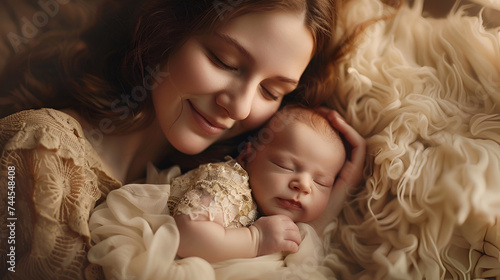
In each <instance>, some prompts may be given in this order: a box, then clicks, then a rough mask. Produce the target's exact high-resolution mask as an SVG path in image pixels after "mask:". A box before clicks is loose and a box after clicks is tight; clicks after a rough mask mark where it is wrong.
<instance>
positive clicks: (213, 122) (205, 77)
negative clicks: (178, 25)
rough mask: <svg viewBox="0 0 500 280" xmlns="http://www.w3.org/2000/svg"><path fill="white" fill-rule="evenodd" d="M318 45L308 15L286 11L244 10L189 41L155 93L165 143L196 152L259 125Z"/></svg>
mask: <svg viewBox="0 0 500 280" xmlns="http://www.w3.org/2000/svg"><path fill="white" fill-rule="evenodd" d="M313 44H314V42H313V38H312V35H311V32H310V31H309V30H308V28H307V27H306V26H305V24H304V15H302V14H296V13H290V12H284V11H276V12H263V13H251V14H247V15H243V16H241V17H238V18H235V19H233V20H231V21H230V22H228V24H225V25H224V26H222V27H221V28H219V29H217V30H216V31H215V32H213V33H211V34H206V35H199V36H195V37H192V38H190V39H189V40H188V41H187V42H186V43H185V44H184V45H183V46H181V47H180V48H179V50H178V51H177V52H175V53H174V54H173V55H172V56H171V57H170V59H169V60H168V62H167V64H166V65H165V66H164V67H163V68H162V71H163V72H164V73H162V74H161V75H163V76H166V78H165V79H164V80H163V81H162V83H161V84H160V85H159V86H158V87H157V88H155V89H154V90H153V91H152V97H153V103H154V107H155V112H156V116H157V120H158V123H159V124H160V126H161V128H162V130H163V132H164V134H165V135H166V137H167V139H168V141H169V142H170V143H171V144H172V145H173V146H174V147H175V148H176V149H178V150H179V151H181V152H183V153H186V154H197V153H199V152H201V151H203V150H204V149H206V148H207V147H208V146H210V145H211V144H213V143H214V142H216V141H218V140H222V139H227V138H230V137H233V136H236V135H238V134H241V133H243V132H245V131H248V130H251V129H254V128H257V127H259V126H260V125H262V124H263V123H264V122H265V121H267V120H268V119H269V118H270V117H271V116H272V115H273V114H274V113H275V112H276V110H277V109H278V107H279V105H280V103H281V101H282V99H283V96H284V95H286V94H287V93H289V92H291V91H292V90H294V89H295V88H296V87H297V83H298V81H299V79H300V76H301V75H302V73H303V72H304V70H305V68H306V66H307V64H308V63H309V60H310V58H311V55H312V50H313Z"/></svg>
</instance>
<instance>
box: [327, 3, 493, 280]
mask: <svg viewBox="0 0 500 280" xmlns="http://www.w3.org/2000/svg"><path fill="white" fill-rule="evenodd" d="M478 2H479V1H478ZM481 2H482V3H481V4H483V5H487V7H489V8H487V9H486V10H485V11H484V12H483V13H482V14H476V15H475V16H470V15H467V13H466V12H467V11H468V10H469V8H472V6H460V7H459V6H456V7H455V8H454V9H453V11H452V12H451V14H449V15H448V16H447V17H446V18H441V19H437V18H426V17H423V16H422V6H423V1H415V3H414V5H413V7H410V6H409V5H407V6H405V7H403V9H402V10H401V11H400V12H399V13H398V15H397V16H396V17H395V18H393V19H391V20H388V21H380V22H378V23H376V24H375V25H373V26H371V27H370V28H369V29H368V30H367V36H366V38H365V39H364V40H363V41H362V42H361V45H360V48H359V50H358V52H357V53H356V54H355V55H354V56H353V57H352V58H351V59H350V60H349V61H347V62H346V63H345V64H344V65H343V75H342V77H340V78H339V83H340V84H339V88H338V95H337V96H336V97H335V98H334V100H332V103H333V104H334V105H335V107H337V108H339V109H340V110H341V111H342V113H343V115H344V116H345V118H346V119H347V121H348V122H349V123H351V124H352V125H353V126H354V127H355V128H356V129H357V130H358V131H359V132H361V133H362V135H363V136H365V137H366V139H367V141H368V157H367V165H368V166H367V168H366V173H365V178H366V183H365V184H364V185H363V186H362V189H361V190H360V192H359V193H358V194H357V195H356V198H355V199H354V201H353V203H351V204H350V205H349V206H348V207H346V208H345V209H344V213H343V217H342V219H341V220H340V221H339V225H338V228H337V230H338V231H337V232H336V237H337V239H332V242H336V243H335V244H337V245H333V246H332V247H331V252H330V255H329V256H328V257H327V259H326V262H327V263H328V264H329V266H330V267H331V268H332V269H333V270H334V271H335V272H336V274H337V276H338V277H341V278H343V279H350V278H363V279H471V278H474V279H476V278H489V277H491V278H496V279H500V220H499V218H500V115H499V113H500V29H498V28H492V27H490V28H488V29H486V28H485V26H486V25H485V22H483V19H484V18H483V16H486V15H490V14H494V13H496V17H497V20H498V11H500V1H491V0H490V1H481ZM352 5H353V6H352V7H351V8H350V12H349V13H347V14H346V15H344V16H345V18H344V22H345V24H346V26H350V25H351V24H352V22H353V21H354V20H356V21H357V20H359V19H366V18H369V17H375V16H384V15H385V11H384V10H383V6H381V5H380V4H378V3H377V1H371V0H360V1H355V3H352ZM495 9H497V11H495ZM491 23H492V22H490V24H491ZM338 244H340V245H338Z"/></svg>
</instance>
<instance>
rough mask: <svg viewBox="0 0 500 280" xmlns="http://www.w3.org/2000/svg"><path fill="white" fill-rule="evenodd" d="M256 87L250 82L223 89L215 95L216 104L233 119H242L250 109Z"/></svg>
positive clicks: (247, 114)
mask: <svg viewBox="0 0 500 280" xmlns="http://www.w3.org/2000/svg"><path fill="white" fill-rule="evenodd" d="M256 93H257V87H256V86H255V85H253V84H252V83H250V82H247V83H242V84H241V85H240V86H235V87H232V88H229V89H226V90H224V91H223V92H222V93H220V94H219V95H218V96H217V97H216V102H217V105H219V106H221V107H223V108H224V109H225V110H226V111H227V113H228V115H229V117H230V118H231V119H233V120H237V121H240V120H244V119H246V118H247V117H248V116H249V115H250V112H251V111H252V106H253V101H254V98H255V94H256Z"/></svg>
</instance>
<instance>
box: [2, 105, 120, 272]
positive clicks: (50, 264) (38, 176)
mask: <svg viewBox="0 0 500 280" xmlns="http://www.w3.org/2000/svg"><path fill="white" fill-rule="evenodd" d="M17 117H19V116H17ZM33 118H35V119H39V121H38V122H35V121H33ZM18 121H19V122H18ZM18 123H19V124H20V125H19V126H18V125H17V124H18ZM64 123H65V122H64ZM59 124H61V122H56V121H54V119H51V118H48V116H47V114H41V115H36V114H35V115H33V116H31V117H28V116H24V117H22V118H21V117H19V118H9V119H2V120H0V135H1V139H0V140H1V141H0V147H1V154H0V159H1V160H0V172H1V173H0V174H1V175H0V176H1V178H6V177H5V176H6V175H5V174H8V171H9V170H15V172H11V175H13V176H12V177H11V178H12V181H13V182H15V188H12V189H11V190H8V189H7V188H0V197H2V199H1V200H0V209H9V210H11V212H7V211H4V210H2V211H1V214H0V223H1V235H0V236H1V240H0V250H1V262H2V264H6V263H7V260H6V259H5V258H6V255H7V253H9V251H10V250H11V249H12V248H11V247H10V246H11V245H12V246H14V251H15V258H16V260H15V272H14V273H12V272H7V271H6V270H4V268H5V266H4V265H2V271H0V273H1V274H2V275H3V274H4V273H9V274H10V275H8V276H7V278H9V279H40V278H44V279H49V278H53V279H61V278H71V279H83V278H84V273H85V267H86V265H87V264H88V261H87V258H86V254H87V250H88V248H89V245H90V243H89V242H90V232H89V227H88V219H89V215H90V211H91V210H92V209H93V207H94V206H95V204H96V203H97V201H99V199H100V198H102V197H103V196H104V195H106V193H107V190H109V189H114V188H118V187H119V186H120V184H119V183H118V182H117V181H115V180H113V179H112V178H110V177H108V176H106V175H105V174H104V172H102V170H100V169H99V168H98V166H97V165H94V164H92V162H91V161H89V160H88V159H89V158H90V157H91V156H92V153H91V152H90V151H89V150H87V148H91V146H90V144H88V146H86V145H84V142H83V141H82V138H80V137H79V136H78V135H77V134H78V133H77V130H74V129H73V128H74V127H73V126H70V125H68V127H71V129H68V130H67V129H66V128H67V127H64V125H59ZM66 124H67V123H66ZM75 129H76V128H75ZM81 135H83V134H81ZM87 143H88V142H87ZM8 191H10V193H7V192H8ZM8 196H10V197H12V198H13V201H14V203H12V205H10V204H8V203H9V201H10V200H8V199H6V198H7V197H8ZM4 198H5V199H4ZM8 206H10V207H11V208H8ZM8 218H15V220H9V219H8ZM8 223H13V224H14V225H15V243H13V242H10V243H9V241H8V240H6V239H7V237H8V236H9V235H10V232H9V231H10V229H9V228H8V227H7V224H8ZM5 269H7V268H5Z"/></svg>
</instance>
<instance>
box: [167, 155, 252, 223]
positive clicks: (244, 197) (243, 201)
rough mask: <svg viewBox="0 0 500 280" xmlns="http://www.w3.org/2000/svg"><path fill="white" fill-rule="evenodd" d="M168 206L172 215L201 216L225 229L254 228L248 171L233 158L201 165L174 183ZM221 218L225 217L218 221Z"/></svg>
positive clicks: (173, 181) (197, 217)
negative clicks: (252, 225)
mask: <svg viewBox="0 0 500 280" xmlns="http://www.w3.org/2000/svg"><path fill="white" fill-rule="evenodd" d="M168 207H169V210H170V213H172V216H174V215H178V214H186V215H190V216H191V218H192V219H199V218H200V216H202V217H204V218H206V219H208V220H210V221H219V222H220V223H221V224H222V225H223V226H224V227H226V228H238V227H246V226H249V225H251V224H252V223H253V222H254V221H255V219H256V217H257V206H256V204H255V203H254V201H253V199H252V194H251V189H250V186H249V183H248V174H247V172H246V171H245V170H244V169H243V168H242V167H241V165H239V164H238V163H237V162H236V161H235V160H234V159H230V158H228V160H227V161H226V162H219V163H208V164H203V165H200V167H198V168H197V169H193V170H191V171H189V172H187V173H186V174H184V175H182V176H179V177H177V178H175V179H173V180H172V184H171V193H170V197H169V200H168ZM217 216H219V217H221V218H222V220H220V219H216V217H217Z"/></svg>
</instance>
